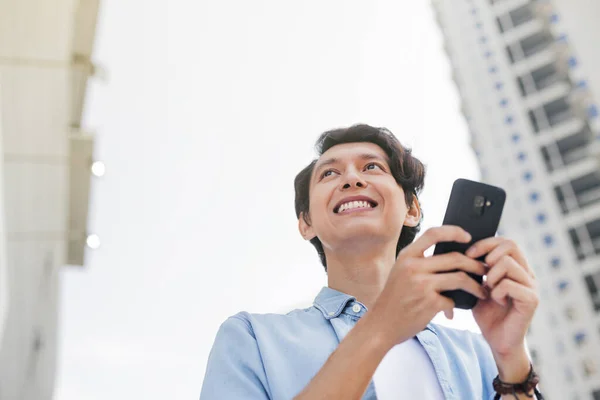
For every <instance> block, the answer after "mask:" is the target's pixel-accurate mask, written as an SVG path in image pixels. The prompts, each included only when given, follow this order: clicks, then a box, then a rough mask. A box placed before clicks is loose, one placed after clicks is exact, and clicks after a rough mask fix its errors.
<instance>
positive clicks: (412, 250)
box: [403, 225, 471, 257]
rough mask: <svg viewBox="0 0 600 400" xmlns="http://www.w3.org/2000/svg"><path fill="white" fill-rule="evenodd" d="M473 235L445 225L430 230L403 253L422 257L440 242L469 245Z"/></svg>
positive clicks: (457, 227) (456, 227)
mask: <svg viewBox="0 0 600 400" xmlns="http://www.w3.org/2000/svg"><path fill="white" fill-rule="evenodd" d="M470 241H471V235H470V234H469V233H468V232H467V231H465V230H464V229H462V228H461V227H459V226H454V225H444V226H439V227H436V228H430V229H428V230H427V231H425V233H424V234H423V235H421V237H420V238H418V239H417V240H415V241H414V242H413V243H412V244H411V245H409V246H407V247H406V248H405V249H404V250H403V252H404V253H407V254H409V255H412V256H413V257H422V256H423V253H424V252H425V251H426V250H427V249H428V248H430V247H431V246H433V245H435V244H437V243H440V242H458V243H469V242H470Z"/></svg>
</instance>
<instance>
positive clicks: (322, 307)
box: [313, 286, 437, 335]
mask: <svg viewBox="0 0 600 400" xmlns="http://www.w3.org/2000/svg"><path fill="white" fill-rule="evenodd" d="M351 301H356V298H355V297H353V296H350V295H349V294H346V293H342V292H339V291H337V290H335V289H332V288H330V287H327V286H325V287H323V288H322V289H321V291H320V292H319V294H318V295H317V297H315V300H314V302H313V304H314V306H315V307H316V308H317V309H318V310H319V311H321V313H322V314H323V318H325V319H327V320H330V319H332V318H337V317H339V316H340V314H341V313H342V311H344V308H346V306H347V305H348V303H349V302H351ZM357 303H358V301H357ZM361 304H362V303H361ZM363 306H364V304H363ZM364 307H365V309H366V308H367V307H366V306H364ZM426 329H428V330H430V331H432V332H433V333H435V334H436V335H437V332H436V331H435V327H434V326H433V325H432V324H431V323H429V324H427V327H426Z"/></svg>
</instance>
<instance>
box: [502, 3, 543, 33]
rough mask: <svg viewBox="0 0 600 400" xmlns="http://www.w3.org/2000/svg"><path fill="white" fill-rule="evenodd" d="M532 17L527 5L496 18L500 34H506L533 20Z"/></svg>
mask: <svg viewBox="0 0 600 400" xmlns="http://www.w3.org/2000/svg"><path fill="white" fill-rule="evenodd" d="M533 17H534V15H533V12H532V10H531V7H530V6H529V4H525V5H524V6H521V7H519V8H515V9H514V10H512V11H510V12H509V13H507V14H504V15H502V16H500V17H498V18H496V20H497V21H496V22H497V23H498V29H500V32H506V31H509V30H511V29H514V28H516V27H518V26H520V25H523V24H525V23H527V22H529V21H531V20H532V19H533Z"/></svg>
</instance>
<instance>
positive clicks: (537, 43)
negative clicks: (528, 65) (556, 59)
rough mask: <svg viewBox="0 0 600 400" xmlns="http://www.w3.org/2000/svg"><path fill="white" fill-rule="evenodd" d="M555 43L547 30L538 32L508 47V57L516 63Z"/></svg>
mask: <svg viewBox="0 0 600 400" xmlns="http://www.w3.org/2000/svg"><path fill="white" fill-rule="evenodd" d="M553 43H554V38H553V37H552V35H551V34H550V33H548V32H546V31H540V32H536V33H534V34H532V35H529V36H527V37H526V38H524V39H521V40H519V41H517V42H516V43H513V44H512V45H510V46H508V47H507V48H506V51H507V53H508V58H509V59H510V61H511V63H513V64H515V63H517V62H519V61H521V60H523V59H527V58H529V57H532V56H533V55H535V54H537V53H540V52H541V51H543V50H545V49H547V48H549V47H550V46H551V45H552V44H553Z"/></svg>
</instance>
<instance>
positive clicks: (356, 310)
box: [352, 304, 361, 313]
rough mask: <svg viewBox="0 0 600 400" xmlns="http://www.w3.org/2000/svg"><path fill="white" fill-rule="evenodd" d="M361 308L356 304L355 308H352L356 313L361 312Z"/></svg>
mask: <svg viewBox="0 0 600 400" xmlns="http://www.w3.org/2000/svg"><path fill="white" fill-rule="evenodd" d="M360 310H361V307H360V306H359V305H358V304H355V305H354V306H352V311H354V312H355V313H358V312H360Z"/></svg>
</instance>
